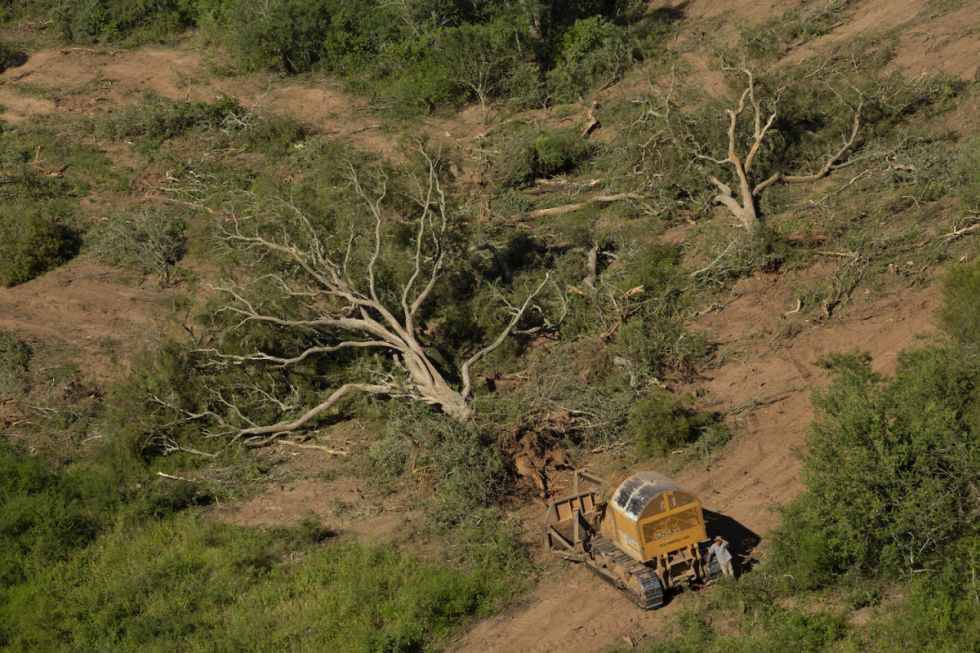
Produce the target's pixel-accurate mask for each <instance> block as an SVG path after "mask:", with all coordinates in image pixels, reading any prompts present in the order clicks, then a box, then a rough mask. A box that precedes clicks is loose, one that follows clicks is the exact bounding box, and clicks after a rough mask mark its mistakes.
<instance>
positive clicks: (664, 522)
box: [643, 508, 699, 542]
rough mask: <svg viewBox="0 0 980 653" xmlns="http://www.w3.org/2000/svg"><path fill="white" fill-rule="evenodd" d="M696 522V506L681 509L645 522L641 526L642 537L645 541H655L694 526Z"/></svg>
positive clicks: (696, 524)
mask: <svg viewBox="0 0 980 653" xmlns="http://www.w3.org/2000/svg"><path fill="white" fill-rule="evenodd" d="M698 524H699V522H698V515H697V509H696V508H691V509H690V510H683V511H681V512H678V513H674V514H673V515H668V516H667V517H664V518H662V519H657V520H655V521H652V522H650V523H648V524H645V525H644V526H643V539H644V540H645V541H647V542H656V541H657V540H662V539H664V538H667V537H670V536H671V535H674V534H676V533H680V532H681V531H686V530H688V529H689V528H695V527H697V526H698Z"/></svg>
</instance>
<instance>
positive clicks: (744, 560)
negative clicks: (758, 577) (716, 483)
mask: <svg viewBox="0 0 980 653" xmlns="http://www.w3.org/2000/svg"><path fill="white" fill-rule="evenodd" d="M704 521H705V526H707V529H708V537H714V536H715V535H721V536H722V537H723V538H725V539H726V540H728V544H729V546H730V547H731V551H732V553H733V554H734V555H735V560H736V561H737V563H738V567H739V571H740V572H745V571H749V570H750V569H751V568H752V565H754V564H755V563H756V560H755V558H754V557H753V556H752V552H753V551H754V550H755V547H757V546H758V545H759V542H760V541H761V540H762V538H761V537H759V536H758V535H757V534H755V533H754V532H752V531H751V530H749V529H748V528H746V527H745V526H743V525H742V524H740V523H739V522H737V521H735V520H734V519H732V518H731V517H728V516H726V515H723V514H721V513H718V512H714V511H711V510H704Z"/></svg>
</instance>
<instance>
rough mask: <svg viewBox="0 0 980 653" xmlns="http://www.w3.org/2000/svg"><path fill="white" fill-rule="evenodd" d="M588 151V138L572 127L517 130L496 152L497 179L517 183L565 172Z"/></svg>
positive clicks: (580, 161) (580, 160)
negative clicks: (498, 157) (497, 154)
mask: <svg viewBox="0 0 980 653" xmlns="http://www.w3.org/2000/svg"><path fill="white" fill-rule="evenodd" d="M590 152H591V149H590V147H589V143H588V141H586V140H585V139H584V138H582V136H581V134H579V133H578V132H577V131H576V130H574V129H555V130H551V131H540V132H537V133H534V134H519V135H518V136H516V137H515V138H513V139H512V140H511V141H510V142H509V143H508V144H507V147H506V148H505V149H504V151H503V153H502V154H501V156H500V159H499V161H498V164H497V167H498V172H497V177H498V181H499V183H500V184H501V185H503V186H519V185H522V184H526V183H528V182H530V181H533V180H535V179H539V178H542V177H551V176H554V175H557V174H560V173H563V172H569V171H571V170H573V169H574V168H575V167H576V166H577V165H578V164H580V163H582V162H583V161H585V160H586V159H587V158H588V156H589V154H590Z"/></svg>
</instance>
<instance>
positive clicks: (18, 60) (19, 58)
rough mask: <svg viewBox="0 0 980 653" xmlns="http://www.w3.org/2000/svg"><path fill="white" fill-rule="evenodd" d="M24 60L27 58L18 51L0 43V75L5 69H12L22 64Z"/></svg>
mask: <svg viewBox="0 0 980 653" xmlns="http://www.w3.org/2000/svg"><path fill="white" fill-rule="evenodd" d="M26 58H27V57H26V56H25V55H24V53H23V52H21V51H20V50H17V49H16V48H14V47H12V46H11V45H9V44H7V43H4V42H3V41H0V73H2V72H3V71H5V70H6V69H7V68H12V67H14V66H18V65H20V64H22V63H23V62H24V60H25V59H26Z"/></svg>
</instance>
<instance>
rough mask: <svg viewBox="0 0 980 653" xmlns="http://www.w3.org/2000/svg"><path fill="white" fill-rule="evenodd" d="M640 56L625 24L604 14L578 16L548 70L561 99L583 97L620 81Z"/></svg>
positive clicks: (563, 38)
mask: <svg viewBox="0 0 980 653" xmlns="http://www.w3.org/2000/svg"><path fill="white" fill-rule="evenodd" d="M639 56H640V55H639V49H638V45H637V43H636V42H635V41H634V40H633V39H632V35H631V34H630V33H629V32H628V31H626V30H625V29H623V28H622V27H620V26H618V25H615V24H613V23H611V22H609V21H608V20H606V19H604V18H602V17H601V16H592V17H590V18H586V19H583V20H578V21H576V22H575V23H574V24H573V25H572V26H571V28H569V29H568V31H566V32H565V33H564V34H563V35H562V40H561V51H560V54H559V56H558V63H557V65H556V66H555V67H554V68H553V69H552V70H551V71H550V72H549V73H548V83H549V85H550V89H551V92H552V94H553V95H554V97H555V98H556V99H558V100H560V101H575V100H579V99H582V98H584V97H585V96H586V95H587V94H588V93H589V92H590V91H593V90H597V89H599V88H602V87H605V86H608V85H610V84H612V83H613V82H615V81H617V80H618V79H619V78H620V77H621V76H622V74H623V73H624V72H626V71H627V70H628V69H629V67H630V66H631V65H632V64H633V62H634V61H636V60H637V59H638V58H639Z"/></svg>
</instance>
